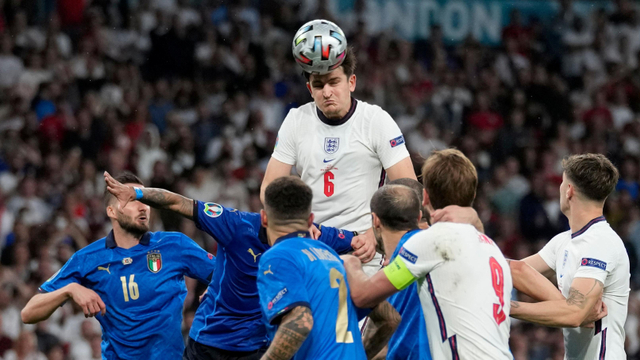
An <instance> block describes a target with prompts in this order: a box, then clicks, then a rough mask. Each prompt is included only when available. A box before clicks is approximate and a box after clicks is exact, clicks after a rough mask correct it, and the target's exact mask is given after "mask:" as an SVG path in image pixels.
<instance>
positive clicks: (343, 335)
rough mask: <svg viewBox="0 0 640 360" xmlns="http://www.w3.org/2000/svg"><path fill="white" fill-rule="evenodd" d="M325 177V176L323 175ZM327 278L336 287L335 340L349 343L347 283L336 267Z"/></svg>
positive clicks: (351, 337)
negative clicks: (336, 317) (336, 315)
mask: <svg viewBox="0 0 640 360" xmlns="http://www.w3.org/2000/svg"><path fill="white" fill-rule="evenodd" d="M325 178H326V177H325ZM329 278H330V279H329V280H331V288H332V289H335V288H338V301H339V303H338V319H337V320H336V342H337V343H347V344H351V343H352V342H353V335H352V334H351V331H349V313H348V311H349V309H348V308H347V295H348V294H347V284H346V283H345V282H344V276H342V273H340V271H338V269H336V268H331V271H329Z"/></svg>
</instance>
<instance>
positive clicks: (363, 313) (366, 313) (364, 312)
mask: <svg viewBox="0 0 640 360" xmlns="http://www.w3.org/2000/svg"><path fill="white" fill-rule="evenodd" d="M371 311H372V309H369V308H366V309H361V308H359V307H356V314H357V315H358V321H360V320H362V319H364V318H366V317H367V316H369V314H371Z"/></svg>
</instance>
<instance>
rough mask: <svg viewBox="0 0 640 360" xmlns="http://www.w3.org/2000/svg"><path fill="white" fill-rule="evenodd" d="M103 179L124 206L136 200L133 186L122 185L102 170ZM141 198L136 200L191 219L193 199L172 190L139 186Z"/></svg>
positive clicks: (108, 188)
mask: <svg viewBox="0 0 640 360" xmlns="http://www.w3.org/2000/svg"><path fill="white" fill-rule="evenodd" d="M104 181H105V182H106V183H107V190H108V191H109V192H110V193H111V194H113V196H115V197H116V198H117V199H118V201H119V202H120V206H121V207H124V206H125V205H127V203H128V202H129V201H136V191H135V190H134V188H133V187H131V186H127V185H124V184H122V183H120V182H119V181H118V180H116V179H114V178H113V177H112V176H111V175H110V174H109V173H108V172H106V171H105V172H104ZM140 190H141V191H142V198H140V199H137V200H138V201H140V202H142V203H144V204H147V205H149V206H152V207H154V208H159V209H167V210H171V211H173V212H175V213H177V214H180V215H182V216H184V217H186V218H187V219H190V220H193V200H192V199H189V198H187V197H184V196H182V195H180V194H176V193H174V192H171V191H168V190H164V189H158V188H146V187H142V186H141V187H140Z"/></svg>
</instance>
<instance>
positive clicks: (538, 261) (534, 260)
mask: <svg viewBox="0 0 640 360" xmlns="http://www.w3.org/2000/svg"><path fill="white" fill-rule="evenodd" d="M522 261H523V262H525V263H527V265H529V266H531V267H532V268H533V269H534V270H535V271H537V272H539V273H540V274H542V275H543V276H544V277H546V278H547V279H548V278H551V277H552V276H553V275H555V273H556V272H555V271H554V270H553V269H552V268H550V267H549V265H547V263H546V262H545V261H544V260H543V259H542V256H540V254H534V255H531V256H528V257H526V258H524V259H522Z"/></svg>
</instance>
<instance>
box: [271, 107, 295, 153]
mask: <svg viewBox="0 0 640 360" xmlns="http://www.w3.org/2000/svg"><path fill="white" fill-rule="evenodd" d="M295 111H296V110H295V109H292V110H290V111H289V114H287V117H285V119H284V121H283V122H282V125H281V126H280V130H278V138H277V139H276V146H275V147H274V149H273V154H272V155H271V156H272V157H273V158H274V159H276V160H278V161H280V162H283V163H285V164H288V165H295V164H296V160H297V151H296V134H295V119H294V116H295V115H294V114H295Z"/></svg>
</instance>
